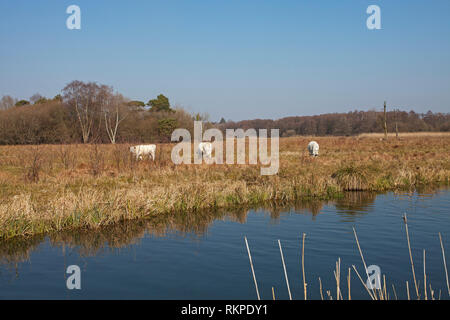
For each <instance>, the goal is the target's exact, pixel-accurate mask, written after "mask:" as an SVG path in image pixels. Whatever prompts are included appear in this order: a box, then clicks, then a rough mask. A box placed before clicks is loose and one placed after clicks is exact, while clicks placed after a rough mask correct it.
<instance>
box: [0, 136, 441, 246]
mask: <svg viewBox="0 0 450 320" xmlns="http://www.w3.org/2000/svg"><path fill="white" fill-rule="evenodd" d="M310 140H311V138H307V137H293V138H282V139H280V169H279V172H278V174H277V175H274V176H261V175H260V170H259V169H260V166H259V165H206V164H203V165H181V166H175V165H174V164H173V163H172V162H171V160H170V152H171V149H172V147H173V145H158V149H157V156H156V161H155V162H151V161H142V162H136V161H134V160H133V159H132V157H130V154H129V145H125V144H123V145H65V146H58V145H41V146H2V147H0V239H9V238H13V237H18V236H29V235H36V234H42V233H47V232H54V231H60V230H70V229H78V228H81V229H95V228H99V227H102V226H107V225H113V224H115V223H117V222H119V221H124V220H131V219H139V218H154V219H159V218H162V217H164V218H167V217H170V216H171V215H173V214H174V212H177V215H181V216H184V219H186V220H190V219H191V218H192V216H194V215H195V214H196V212H202V214H204V212H205V210H212V211H214V210H217V209H219V208H222V209H223V208H233V207H240V206H257V205H262V204H264V203H274V204H279V205H285V204H287V203H289V202H295V201H301V200H306V199H333V198H339V197H342V194H343V193H344V192H345V191H348V190H364V191H376V192H379V191H388V190H407V189H416V188H418V187H421V186H434V185H436V186H438V185H445V184H447V185H448V184H449V182H450V137H447V136H440V137H433V136H428V137H404V138H400V139H395V138H391V139H389V140H387V141H380V139H379V138H374V137H373V138H372V137H316V138H314V140H316V141H317V142H318V143H319V144H320V156H319V157H318V158H311V157H309V155H308V154H307V151H306V146H307V143H308V142H309V141H310Z"/></svg>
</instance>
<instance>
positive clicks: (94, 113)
mask: <svg viewBox="0 0 450 320" xmlns="http://www.w3.org/2000/svg"><path fill="white" fill-rule="evenodd" d="M111 94H112V88H111V87H108V86H106V85H98V84H97V83H95V82H89V83H84V82H82V81H72V82H71V83H69V84H68V85H67V86H66V87H65V88H64V89H63V99H64V102H65V103H66V104H67V105H68V106H69V107H71V108H73V109H74V110H75V113H76V117H77V119H78V122H79V124H80V129H81V135H82V137H83V143H87V142H88V141H89V138H90V135H91V133H92V129H93V126H94V121H95V120H96V119H99V121H100V122H101V116H100V112H101V110H102V108H103V105H104V103H105V100H107V98H108V96H110V95H111Z"/></svg>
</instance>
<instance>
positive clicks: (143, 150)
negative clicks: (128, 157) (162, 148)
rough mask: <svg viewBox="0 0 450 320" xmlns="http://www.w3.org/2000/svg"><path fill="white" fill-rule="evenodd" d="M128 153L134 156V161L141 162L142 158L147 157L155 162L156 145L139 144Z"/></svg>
mask: <svg viewBox="0 0 450 320" xmlns="http://www.w3.org/2000/svg"><path fill="white" fill-rule="evenodd" d="M130 152H131V153H132V154H134V155H135V156H136V160H142V159H143V157H144V156H146V155H148V156H149V157H151V158H152V160H153V161H155V155H156V145H155V144H140V145H137V146H134V147H130Z"/></svg>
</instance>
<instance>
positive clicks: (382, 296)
mask: <svg viewBox="0 0 450 320" xmlns="http://www.w3.org/2000/svg"><path fill="white" fill-rule="evenodd" d="M403 220H404V222H405V227H406V238H407V241H408V250H409V256H410V260H411V268H412V275H413V280H414V287H415V290H416V298H417V300H421V299H423V300H428V299H429V298H430V299H431V300H440V299H441V290H440V291H439V296H436V294H435V290H434V289H433V288H432V286H431V283H429V282H428V285H429V286H428V287H427V273H426V250H425V249H424V250H423V296H421V294H420V292H419V290H420V282H419V284H418V283H417V281H416V274H415V268H414V261H413V257H412V254H411V245H410V239H409V231H408V221H407V219H406V214H405V215H404V216H403ZM353 233H354V236H355V241H356V244H357V247H358V252H359V254H360V257H361V261H362V263H363V266H364V270H365V275H366V276H367V279H370V277H369V272H368V268H367V265H366V261H365V259H364V255H363V252H362V249H361V246H360V243H359V239H358V236H357V233H356V230H355V228H353ZM305 237H306V234H303V238H302V239H303V241H302V261H301V263H302V275H303V288H304V299H305V300H307V295H306V292H307V291H306V282H305V269H304V259H305ZM245 241H246V244H247V250H249V252H250V249H249V248H248V243H247V238H245ZM439 241H440V245H441V250H442V258H443V263H444V270H445V278H446V285H447V290H448V295H449V297H450V285H449V280H448V271H447V262H446V259H445V250H444V245H443V243H442V236H441V234H440V233H439ZM278 245H279V247H280V253H281V261H282V265H283V270H284V275H285V279H286V286H287V290H288V294H289V299H290V300H292V294H291V290H290V286H289V281H288V278H287V271H286V265H285V263H284V256H283V251H282V249H281V242H280V240H278ZM250 263H251V264H252V270H253V263H252V261H251V260H250ZM352 268H353V270H354V272H355V274H356V275H357V277H358V279H359V280H360V282H361V284H362V285H363V287H364V289H365V290H366V291H367V293H368V295H369V297H370V298H371V299H372V300H390V294H389V292H388V289H387V288H388V284H387V282H386V275H381V274H380V275H379V277H380V278H379V283H380V285H381V286H380V287H379V288H377V287H368V284H367V283H366V282H365V281H364V280H363V277H362V276H361V274H360V273H359V272H358V269H357V268H356V266H355V265H352ZM254 274H255V273H254V271H253V278H254V282H255V286H257V281H256V278H255V276H254ZM333 275H334V279H335V281H336V295H335V296H334V297H333V294H332V291H331V290H326V289H325V292H326V295H327V299H329V300H334V299H336V300H344V295H343V294H342V289H341V258H338V261H337V262H336V266H335V270H334V271H333ZM391 285H392V293H393V296H394V298H395V300H398V296H397V291H396V290H395V286H394V284H391ZM323 291H324V289H323V286H322V280H321V278H320V277H319V293H320V297H321V299H322V300H324V299H325V298H324V294H323ZM347 293H348V294H347V299H348V300H351V269H350V268H348V275H347ZM272 297H273V299H274V300H275V293H274V288H273V287H272ZM406 297H407V299H408V300H410V299H411V295H410V291H409V283H408V281H406ZM258 299H259V292H258Z"/></svg>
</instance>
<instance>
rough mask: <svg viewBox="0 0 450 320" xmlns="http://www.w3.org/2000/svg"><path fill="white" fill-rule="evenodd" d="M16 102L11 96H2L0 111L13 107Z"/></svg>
mask: <svg viewBox="0 0 450 320" xmlns="http://www.w3.org/2000/svg"><path fill="white" fill-rule="evenodd" d="M16 102H17V99H14V98H13V97H11V96H8V95H6V96H3V97H2V99H1V100H0V110H7V109H9V108H11V107H13V106H14V105H15V104H16Z"/></svg>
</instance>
